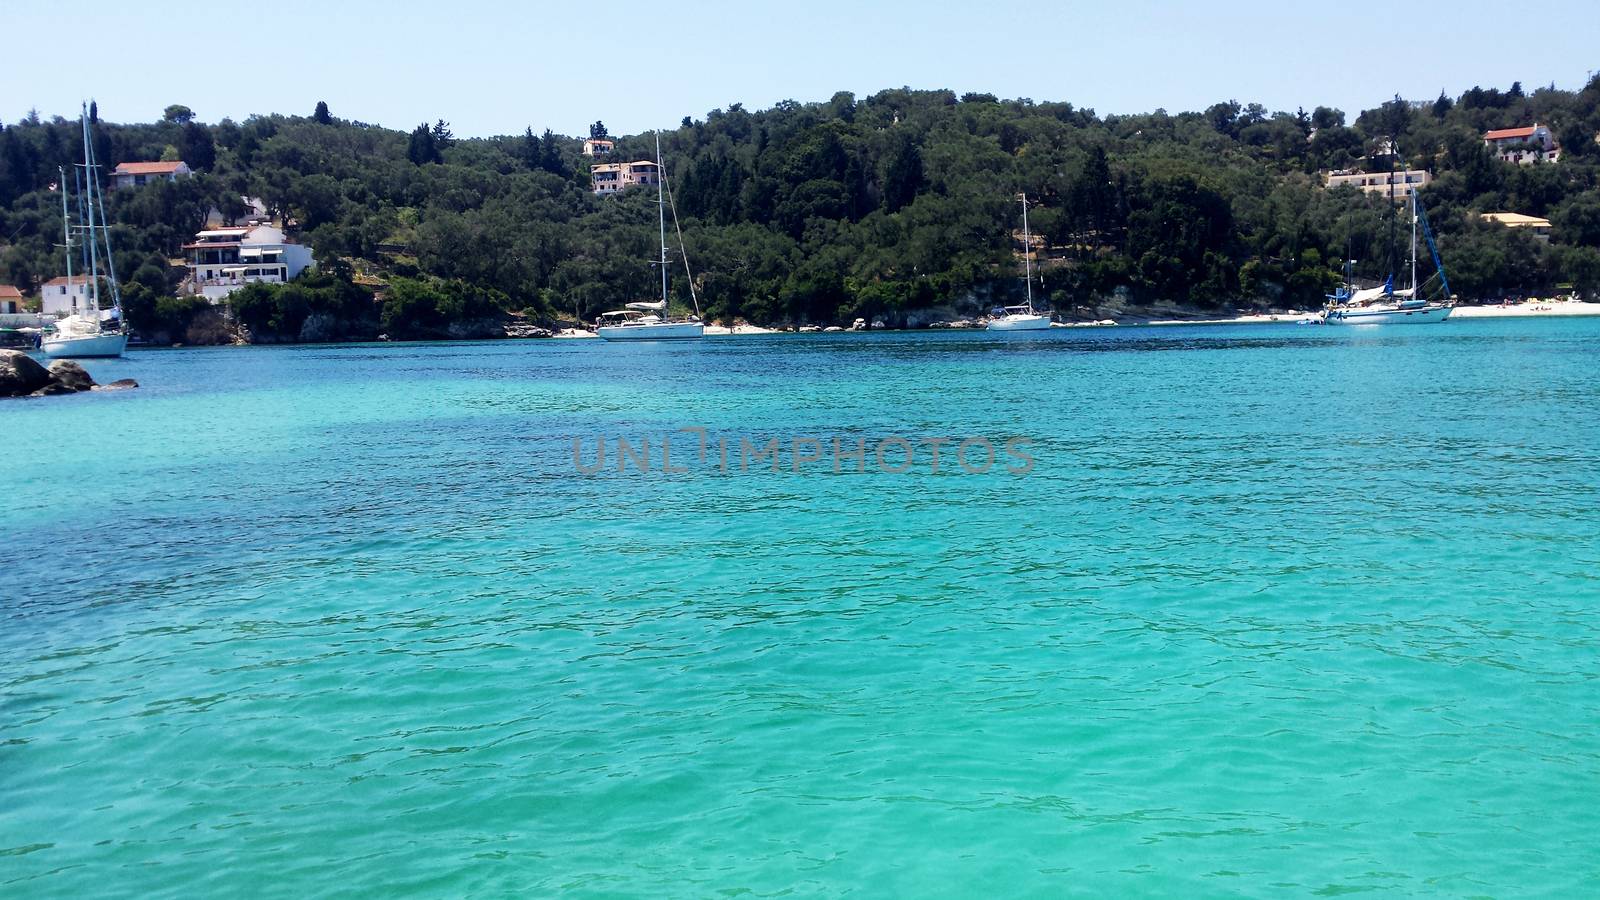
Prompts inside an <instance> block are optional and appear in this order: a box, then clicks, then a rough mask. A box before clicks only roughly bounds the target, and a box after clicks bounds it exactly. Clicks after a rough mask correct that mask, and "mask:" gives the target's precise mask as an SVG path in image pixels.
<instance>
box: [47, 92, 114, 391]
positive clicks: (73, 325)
mask: <svg viewBox="0 0 1600 900" xmlns="http://www.w3.org/2000/svg"><path fill="white" fill-rule="evenodd" d="M82 122H83V163H82V164H81V168H82V169H83V175H82V177H81V178H79V177H77V176H76V173H75V177H74V179H73V180H74V181H75V182H76V183H77V185H78V192H77V193H78V197H77V199H78V219H79V225H78V228H77V230H78V231H79V232H80V233H81V234H82V235H83V237H84V241H83V247H82V252H83V254H84V262H85V264H86V267H85V269H86V270H85V272H84V279H85V284H84V308H83V309H81V310H75V311H74V312H73V313H72V314H71V315H68V316H67V317H66V318H64V319H61V320H59V321H57V322H56V324H55V329H54V330H53V331H52V332H50V333H49V334H47V335H45V336H44V337H43V339H42V340H41V341H40V343H39V349H41V350H43V351H44V355H45V356H48V357H51V358H52V359H59V358H72V359H89V358H95V357H112V356H121V355H122V353H123V351H124V350H126V349H127V346H128V335H127V332H125V331H124V330H123V318H122V292H121V290H120V289H119V288H118V287H117V268H116V264H115V262H114V261H113V259H112V255H111V228H110V226H109V225H108V224H107V223H106V220H105V219H106V209H105V198H104V197H103V195H102V194H101V192H100V170H99V166H98V165H96V163H95V158H94V142H93V141H92V140H91V139H90V134H89V108H88V105H87V104H85V106H84V109H83V113H82ZM61 226H62V230H63V231H64V232H65V234H66V256H67V283H68V284H69V285H70V284H71V283H72V248H73V240H72V232H73V226H72V216H71V213H70V212H69V211H68V208H67V181H66V172H65V170H62V172H61ZM102 247H104V249H105V277H106V284H107V286H108V287H109V288H110V289H111V306H112V309H113V310H114V311H115V314H116V315H115V318H116V323H117V324H116V327H115V328H108V327H107V326H106V324H105V322H104V321H102V319H101V303H100V299H101V298H100V276H101V271H100V261H101V256H100V251H101V248H102Z"/></svg>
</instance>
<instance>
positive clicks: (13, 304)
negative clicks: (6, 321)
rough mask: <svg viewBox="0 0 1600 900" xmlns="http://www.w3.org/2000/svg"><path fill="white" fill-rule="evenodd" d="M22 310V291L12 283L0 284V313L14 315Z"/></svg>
mask: <svg viewBox="0 0 1600 900" xmlns="http://www.w3.org/2000/svg"><path fill="white" fill-rule="evenodd" d="M21 312H22V292H21V291H19V290H17V289H16V287H15V286H14V285H9V284H0V315H4V316H14V315H17V314H19V313H21Z"/></svg>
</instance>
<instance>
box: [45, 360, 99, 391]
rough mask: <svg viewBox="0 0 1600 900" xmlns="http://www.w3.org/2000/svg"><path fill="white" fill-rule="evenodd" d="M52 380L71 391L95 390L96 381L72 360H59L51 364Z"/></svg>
mask: <svg viewBox="0 0 1600 900" xmlns="http://www.w3.org/2000/svg"><path fill="white" fill-rule="evenodd" d="M50 380H51V381H54V382H56V383H57V384H59V385H61V386H62V387H65V388H66V389H67V390H70V391H87V390H91V389H93V388H94V379H93V378H90V377H89V373H88V372H85V371H84V370H83V366H80V365H78V364H77V363H75V362H73V361H72V360H70V359H58V360H56V361H55V362H53V363H51V364H50Z"/></svg>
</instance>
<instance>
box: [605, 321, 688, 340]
mask: <svg viewBox="0 0 1600 900" xmlns="http://www.w3.org/2000/svg"><path fill="white" fill-rule="evenodd" d="M705 333H706V327H705V326H704V325H702V324H700V323H699V322H654V323H650V324H648V325H601V326H600V327H599V328H596V329H595V334H598V335H599V336H600V337H602V338H605V339H606V340H608V341H682V340H693V339H695V338H698V337H704V336H705Z"/></svg>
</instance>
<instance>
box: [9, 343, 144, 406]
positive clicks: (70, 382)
mask: <svg viewBox="0 0 1600 900" xmlns="http://www.w3.org/2000/svg"><path fill="white" fill-rule="evenodd" d="M138 386H139V382H137V381H134V380H133V379H132V378H124V379H121V380H120V381H113V382H111V383H110V384H97V383H96V382H95V380H94V378H92V377H90V375H89V373H88V372H86V371H84V369H83V366H80V365H78V364H77V363H75V362H73V361H72V360H70V359H58V360H56V361H55V362H52V363H51V364H50V367H49V368H48V369H47V368H45V367H44V366H41V365H39V363H38V362H37V361H36V360H35V359H34V358H33V357H31V356H29V355H28V354H26V353H24V352H23V351H21V350H0V397H53V396H56V395H58V394H79V393H83V392H85V391H123V390H128V389H130V388H136V387H138Z"/></svg>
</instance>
